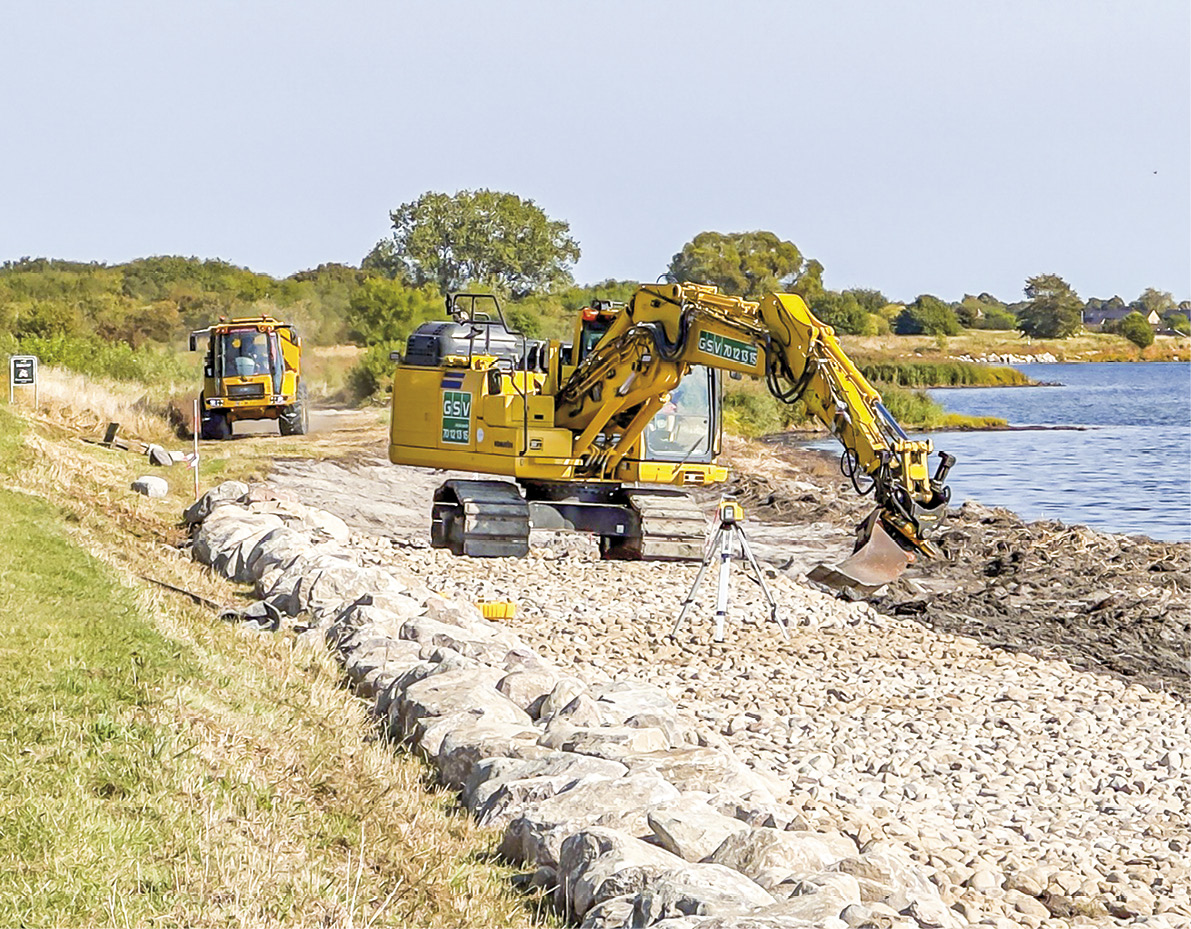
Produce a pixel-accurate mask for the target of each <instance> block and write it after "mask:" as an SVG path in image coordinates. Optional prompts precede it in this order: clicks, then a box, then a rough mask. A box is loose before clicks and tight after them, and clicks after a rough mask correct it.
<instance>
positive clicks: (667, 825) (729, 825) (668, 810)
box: [646, 794, 749, 862]
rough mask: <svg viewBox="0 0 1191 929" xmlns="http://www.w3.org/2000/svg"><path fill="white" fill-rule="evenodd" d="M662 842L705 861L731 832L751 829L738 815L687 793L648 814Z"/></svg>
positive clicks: (688, 858)
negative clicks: (716, 807) (720, 809)
mask: <svg viewBox="0 0 1191 929" xmlns="http://www.w3.org/2000/svg"><path fill="white" fill-rule="evenodd" d="M646 821H647V822H648V823H649V828H650V829H651V830H653V834H654V838H655V839H656V841H657V843H658V845H660V846H661V847H662V848H664V849H666V851H668V852H671V853H673V854H675V855H677V856H678V857H680V858H682V859H684V860H686V861H692V862H693V861H702V860H703V859H704V858H706V857H707V856H708V855H710V854H711V853H712V852H714V851H715V850H716V849H717V848H719V846H720V844H721V843H722V842H723V841H724V839H726V838H727V837H728V836H730V835H738V834H740V833H744V832H748V831H749V827H748V826H747V825H745V824H744V823H742V822H741V821H740V820H738V819H733V818H731V817H729V816H724V815H723V814H722V813H719V812H716V810H714V809H712V808H711V807H710V806H709V805H708V804H707V802H706V801H704V800H702V799H700V797H699V796H698V795H694V794H683V795H682V796H681V797H679V798H678V799H677V800H675V801H674V802H673V803H667V804H664V805H663V806H660V807H658V808H657V809H655V810H652V811H650V812H649V814H648V815H647V817H646Z"/></svg>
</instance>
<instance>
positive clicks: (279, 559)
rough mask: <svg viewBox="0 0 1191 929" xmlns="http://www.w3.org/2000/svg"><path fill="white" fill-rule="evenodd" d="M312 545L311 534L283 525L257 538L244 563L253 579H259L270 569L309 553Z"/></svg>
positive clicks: (282, 565)
mask: <svg viewBox="0 0 1191 929" xmlns="http://www.w3.org/2000/svg"><path fill="white" fill-rule="evenodd" d="M312 545H313V542H312V541H311V539H310V536H308V535H306V534H305V533H303V532H298V531H297V530H296V529H291V528H290V527H289V526H281V527H279V528H277V529H273V530H272V531H270V532H267V533H265V534H264V535H263V536H261V537H260V538H259V539H257V541H256V544H255V545H253V546H252V549H251V550H250V551H249V552H248V553H247V554H246V556H245V558H244V563H245V566H246V567H247V569H248V572H249V574H250V575H251V578H252V580H254V581H259V580H260V579H261V578H262V577H263V576H264V575H265V574H266V573H268V572H269V571H271V570H274V569H277V568H281V567H284V566H285V565H288V564H290V563H292V562H293V561H294V560H295V559H296V558H298V557H299V556H301V555H303V554H305V553H307V552H308V551H309V550H310V548H311V546H312Z"/></svg>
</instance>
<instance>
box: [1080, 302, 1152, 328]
mask: <svg viewBox="0 0 1191 929" xmlns="http://www.w3.org/2000/svg"><path fill="white" fill-rule="evenodd" d="M1140 312H1141V311H1140V310H1138V309H1136V308H1135V307H1131V306H1103V307H1095V308H1089V309H1085V310H1084V311H1083V325H1084V328H1085V329H1103V328H1104V324H1105V323H1116V322H1120V321H1121V320H1122V319H1124V318H1125V317H1126V316H1128V315H1129V314H1130V313H1140ZM1142 315H1143V316H1145V321H1146V322H1147V323H1149V324H1150V325H1151V326H1161V325H1162V317H1160V316H1159V315H1158V314H1157V313H1155V312H1154V311H1153V310H1150V312H1149V313H1148V314H1146V313H1143V314H1142Z"/></svg>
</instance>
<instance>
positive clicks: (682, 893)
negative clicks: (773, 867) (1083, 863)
mask: <svg viewBox="0 0 1191 929" xmlns="http://www.w3.org/2000/svg"><path fill="white" fill-rule="evenodd" d="M626 894H634V895H640V896H644V895H646V894H648V895H649V899H648V900H647V901H642V902H641V904H640V905H638V906H636V909H637V911H638V912H641V913H642V914H643V915H646V916H647V917H648V919H649V921H650V922H653V921H656V920H658V919H662V918H665V917H666V916H672V915H679V914H691V913H716V912H720V913H725V914H727V913H743V912H746V911H748V910H751V909H755V908H757V907H762V906H768V905H771V904H772V903H773V902H774V901H773V897H771V896H770V895H769V894H767V893H766V892H765V891H764V890H762V889H761V888H760V887H758V886H757V885H756V884H754V883H753V882H752V881H750V880H749V879H748V878H746V877H744V876H743V875H741V874H738V873H737V872H735V871H732V870H730V869H728V868H724V867H721V866H719V865H701V864H691V863H689V862H686V861H683V860H682V859H681V858H678V857H677V856H675V855H672V854H670V853H669V852H667V851H665V850H664V849H660V848H658V847H656V846H654V845H650V844H649V843H648V842H642V841H641V840H639V839H636V838H633V837H632V836H630V835H626V834H624V833H623V832H618V831H616V830H613V829H606V828H599V827H594V828H589V829H584V830H582V831H580V832H577V833H576V834H574V835H572V836H570V837H569V838H567V839H566V840H565V841H564V842H563V843H562V849H561V854H560V857H559V864H558V888H557V890H556V891H555V903H556V905H558V906H559V907H560V908H561V909H563V910H564V911H569V912H571V913H574V914H575V915H576V916H579V917H582V916H583V914H584V913H586V912H587V911H588V910H589V909H590V908H591V907H592V906H593V905H595V904H598V903H602V902H604V901H607V900H611V899H613V898H616V897H620V896H623V895H626Z"/></svg>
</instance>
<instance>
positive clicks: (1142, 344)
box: [1117, 313, 1154, 348]
mask: <svg viewBox="0 0 1191 929" xmlns="http://www.w3.org/2000/svg"><path fill="white" fill-rule="evenodd" d="M1117 332H1119V333H1120V334H1121V335H1123V336H1124V337H1125V338H1126V339H1128V340H1129V341H1130V342H1132V343H1133V344H1134V345H1136V346H1137V347H1138V348H1148V347H1149V346H1151V345H1153V344H1154V330H1153V328H1151V326H1150V324H1149V323H1148V322H1146V318H1145V317H1144V316H1142V315H1141V314H1140V313H1130V314H1129V315H1128V316H1126V317H1125V318H1124V319H1122V320H1121V321H1120V323H1118V324H1117Z"/></svg>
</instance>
